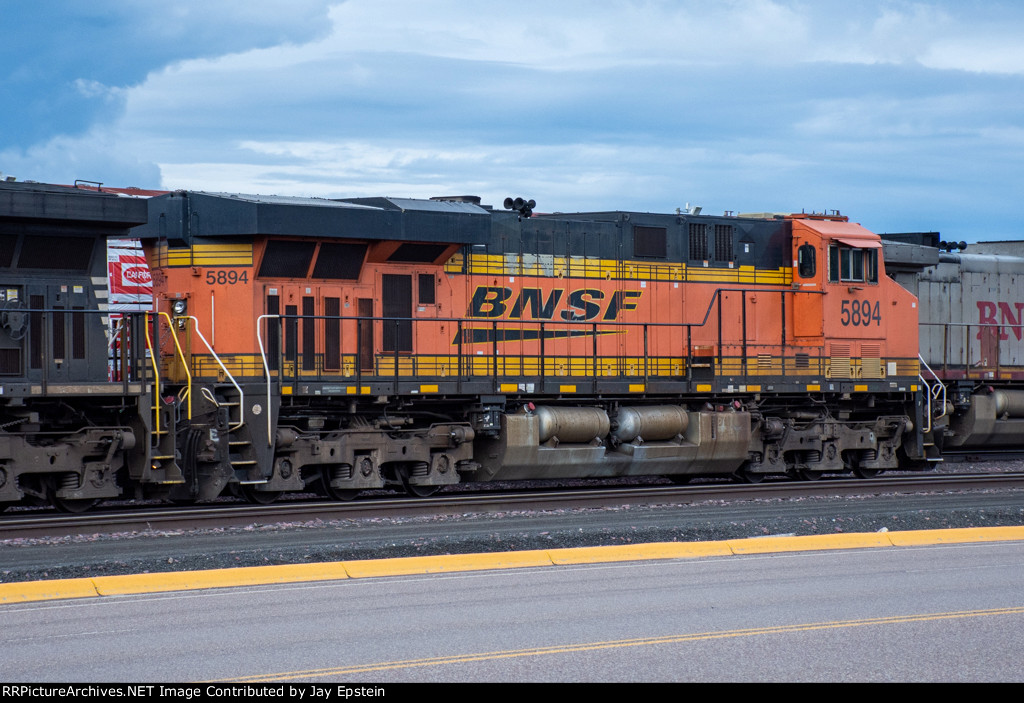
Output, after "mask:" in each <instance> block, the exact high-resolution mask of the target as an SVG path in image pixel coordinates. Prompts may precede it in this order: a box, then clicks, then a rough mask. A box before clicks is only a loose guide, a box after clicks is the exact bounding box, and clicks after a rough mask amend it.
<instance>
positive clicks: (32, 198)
mask: <svg viewBox="0 0 1024 703" xmlns="http://www.w3.org/2000/svg"><path fill="white" fill-rule="evenodd" d="M0 219H3V220H6V221H14V220H18V221H28V220H51V221H60V222H65V223H70V222H77V223H88V224H98V225H109V226H111V227H114V228H127V227H132V226H134V225H138V224H141V223H143V222H145V221H146V219H147V210H146V202H145V201H144V200H141V199H139V198H128V197H122V196H119V195H113V194H110V193H101V192H98V191H96V190H91V189H89V188H78V187H73V186H61V185H50V184H47V183H30V182H18V181H3V182H0Z"/></svg>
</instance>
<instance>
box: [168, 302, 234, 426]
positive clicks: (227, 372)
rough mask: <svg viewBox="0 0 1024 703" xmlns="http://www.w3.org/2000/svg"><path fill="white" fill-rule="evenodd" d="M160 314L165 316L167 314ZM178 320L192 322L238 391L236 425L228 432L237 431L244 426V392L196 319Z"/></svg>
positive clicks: (200, 337) (190, 316)
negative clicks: (204, 334) (207, 339)
mask: <svg viewBox="0 0 1024 703" xmlns="http://www.w3.org/2000/svg"><path fill="white" fill-rule="evenodd" d="M161 314H162V315H166V314H167V313H161ZM178 319H186V320H191V321H192V324H193V325H195V330H196V334H197V335H199V339H201V340H203V344H205V345H206V349H207V350H208V351H209V352H210V354H211V355H212V356H213V359H214V361H216V362H217V364H218V365H219V366H220V370H221V371H223V372H224V375H225V376H227V377H228V380H230V381H231V385H233V386H234V387H235V390H236V391H238V424H237V425H234V426H233V427H231V428H230V431H232V432H233V431H235V430H237V429H238V428H239V427H241V426H242V425H244V424H245V391H243V390H242V387H241V386H240V385H238V381H236V380H235V377H234V376H232V375H231V372H230V371H228V368H227V367H226V366H225V365H224V362H223V361H221V360H220V357H219V356H217V352H215V351H214V350H213V347H211V346H210V343H209V342H208V341H206V337H204V336H203V333H202V331H200V329H199V320H198V319H196V317H195V316H193V315H187V316H185V317H184V318H178ZM189 378H190V379H191V376H189ZM190 398H191V394H190Z"/></svg>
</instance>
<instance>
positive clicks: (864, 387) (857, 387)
mask: <svg viewBox="0 0 1024 703" xmlns="http://www.w3.org/2000/svg"><path fill="white" fill-rule="evenodd" d="M867 389H868V387H867V384H865V385H860V384H857V385H854V387H853V390H854V391H855V392H858V393H859V392H861V391H866V390H867Z"/></svg>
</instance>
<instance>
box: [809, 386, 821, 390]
mask: <svg viewBox="0 0 1024 703" xmlns="http://www.w3.org/2000/svg"><path fill="white" fill-rule="evenodd" d="M807 390H809V391H820V390H821V386H818V385H813V386H807Z"/></svg>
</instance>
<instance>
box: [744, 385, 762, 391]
mask: <svg viewBox="0 0 1024 703" xmlns="http://www.w3.org/2000/svg"><path fill="white" fill-rule="evenodd" d="M760 392H761V386H747V393H760Z"/></svg>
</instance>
